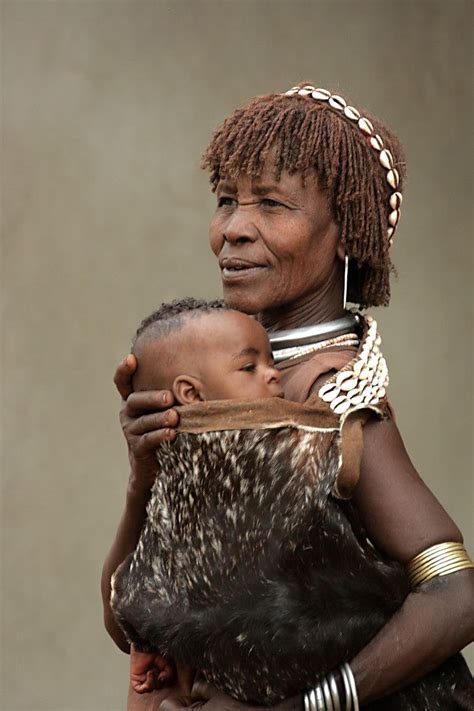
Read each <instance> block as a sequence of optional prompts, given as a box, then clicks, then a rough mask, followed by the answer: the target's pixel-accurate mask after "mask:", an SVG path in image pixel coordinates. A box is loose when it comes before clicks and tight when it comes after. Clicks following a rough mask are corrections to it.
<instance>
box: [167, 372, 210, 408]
mask: <svg viewBox="0 0 474 711" xmlns="http://www.w3.org/2000/svg"><path fill="white" fill-rule="evenodd" d="M172 390H173V394H174V396H175V398H176V400H177V401H178V402H179V404H180V405H190V404H191V403H192V402H202V400H204V397H203V395H202V390H203V385H202V383H201V381H200V380H199V378H195V377H194V376H193V375H178V376H177V377H176V378H175V379H174V382H173V387H172Z"/></svg>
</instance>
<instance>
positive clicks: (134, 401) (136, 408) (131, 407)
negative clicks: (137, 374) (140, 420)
mask: <svg viewBox="0 0 474 711" xmlns="http://www.w3.org/2000/svg"><path fill="white" fill-rule="evenodd" d="M172 405H174V397H173V393H172V392H170V390H143V391H141V392H138V393H131V394H130V395H129V396H128V397H127V402H126V404H125V406H124V410H125V412H126V413H127V415H128V416H129V417H137V416H139V415H142V414H143V413H145V412H149V411H150V410H158V411H161V410H166V409H168V408H169V407H171V406H172Z"/></svg>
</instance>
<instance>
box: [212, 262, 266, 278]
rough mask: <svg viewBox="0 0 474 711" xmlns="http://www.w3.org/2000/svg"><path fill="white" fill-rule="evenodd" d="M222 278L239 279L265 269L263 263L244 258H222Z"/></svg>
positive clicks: (254, 274)
mask: <svg viewBox="0 0 474 711" xmlns="http://www.w3.org/2000/svg"><path fill="white" fill-rule="evenodd" d="M220 267H221V274H222V279H223V281H224V282H231V281H241V280H242V279H247V278H252V277H254V276H256V275H257V274H258V273H259V272H261V271H262V269H266V266H265V265H263V264H256V263H254V262H247V261H246V260H244V259H230V258H227V259H223V260H222V261H221V262H220Z"/></svg>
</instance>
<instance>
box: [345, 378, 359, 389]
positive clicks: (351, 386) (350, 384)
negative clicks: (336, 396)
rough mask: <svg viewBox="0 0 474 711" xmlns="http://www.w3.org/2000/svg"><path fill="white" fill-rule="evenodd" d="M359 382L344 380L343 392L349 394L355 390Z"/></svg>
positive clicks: (350, 379) (354, 379)
mask: <svg viewBox="0 0 474 711" xmlns="http://www.w3.org/2000/svg"><path fill="white" fill-rule="evenodd" d="M358 382H359V381H358V379H357V378H349V380H344V382H343V383H341V390H345V391H347V392H349V390H353V389H354V388H355V387H356V386H357V384H358Z"/></svg>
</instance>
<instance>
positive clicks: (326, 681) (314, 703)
mask: <svg viewBox="0 0 474 711" xmlns="http://www.w3.org/2000/svg"><path fill="white" fill-rule="evenodd" d="M339 673H340V675H341V679H342V683H343V685H344V703H343V701H342V699H341V695H340V694H339V689H338V686H337V682H336V679H335V677H334V674H332V673H331V674H328V675H327V676H326V677H324V678H323V679H322V681H321V682H320V683H319V684H318V685H317V686H315V687H314V689H310V690H309V691H306V692H305V693H304V694H303V709H304V711H359V699H358V696H357V687H356V683H355V679H354V674H353V673H352V669H351V668H350V666H349V664H347V663H346V662H345V663H344V664H341V665H340V667H339Z"/></svg>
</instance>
